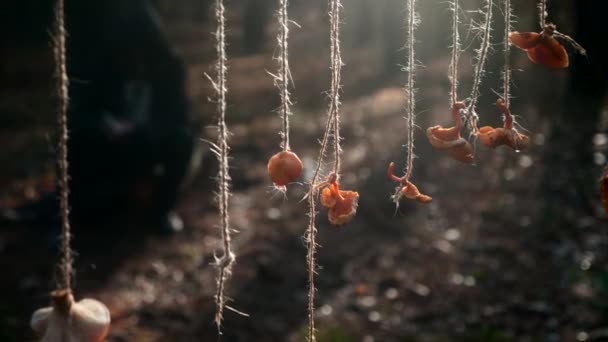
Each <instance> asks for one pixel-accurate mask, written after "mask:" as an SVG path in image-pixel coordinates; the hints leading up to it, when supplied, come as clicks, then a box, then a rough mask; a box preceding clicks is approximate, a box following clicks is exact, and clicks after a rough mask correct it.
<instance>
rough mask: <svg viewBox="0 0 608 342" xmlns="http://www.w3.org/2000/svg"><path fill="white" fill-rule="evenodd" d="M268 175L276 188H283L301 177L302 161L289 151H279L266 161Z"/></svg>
mask: <svg viewBox="0 0 608 342" xmlns="http://www.w3.org/2000/svg"><path fill="white" fill-rule="evenodd" d="M267 168H268V175H269V176H270V179H271V180H272V182H273V183H274V184H275V185H277V186H285V185H287V184H289V183H291V182H293V181H296V180H297V179H298V178H300V176H301V175H302V170H303V166H302V161H301V160H300V158H298V156H297V155H296V154H295V153H293V152H291V151H281V152H279V153H277V154H275V155H273V156H272V157H270V159H269V160H268V165H267Z"/></svg>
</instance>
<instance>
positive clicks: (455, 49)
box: [450, 0, 460, 108]
mask: <svg viewBox="0 0 608 342" xmlns="http://www.w3.org/2000/svg"><path fill="white" fill-rule="evenodd" d="M459 7H460V5H459V3H458V0H453V2H452V18H453V19H452V58H451V61H450V85H451V89H450V108H452V107H454V104H455V103H456V102H458V60H459V58H460V32H459V31H458V24H459V23H460V20H459V10H460V8H459Z"/></svg>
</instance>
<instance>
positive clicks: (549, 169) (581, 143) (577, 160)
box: [543, 1, 608, 228]
mask: <svg viewBox="0 0 608 342" xmlns="http://www.w3.org/2000/svg"><path fill="white" fill-rule="evenodd" d="M574 8H575V10H576V13H575V16H574V18H575V27H576V32H575V33H574V34H575V35H574V37H575V38H576V40H577V41H578V42H579V43H580V44H581V45H582V46H583V47H584V48H586V49H587V55H588V57H586V56H582V55H580V54H576V53H573V54H571V61H570V64H571V70H572V73H571V77H570V81H569V85H568V88H567V92H566V94H567V98H566V99H565V100H564V101H563V102H561V103H563V106H562V109H561V110H560V111H558V113H556V114H557V115H552V116H551V122H552V124H553V127H552V130H551V136H550V142H549V144H548V146H549V148H548V149H547V152H546V154H545V159H544V163H545V168H546V172H545V173H546V176H545V177H544V180H545V181H544V184H543V185H544V186H543V190H544V192H545V194H546V198H548V199H549V200H548V201H547V202H548V203H547V209H548V210H549V211H550V213H551V215H548V217H562V216H567V217H566V218H567V220H571V221H574V220H576V219H577V218H576V217H574V215H573V214H570V213H572V212H573V211H572V210H569V209H567V208H569V207H582V208H583V209H585V210H586V212H587V213H588V214H589V215H590V216H593V215H594V209H593V208H592V206H591V205H590V203H592V201H590V200H589V198H593V201H596V198H597V179H598V177H599V173H600V172H601V166H599V165H596V164H595V162H594V158H593V152H594V145H593V142H592V141H593V136H594V135H595V134H596V133H598V125H599V122H600V115H601V112H602V108H604V106H605V103H606V102H605V101H606V96H607V95H608V48H607V47H606V46H605V45H606V43H605V39H603V38H602V37H606V35H608V26H607V25H605V24H604V23H603V20H604V14H605V13H606V11H608V3H607V2H606V1H576V2H574ZM558 29H559V26H558ZM566 45H567V44H566ZM547 86H550V85H547ZM564 144H567V145H568V148H567V149H564V148H563V146H564ZM555 170H566V172H564V173H563V175H561V176H559V177H556V176H555ZM590 194H591V195H590ZM564 208H566V209H564ZM557 213H559V215H558V214H557ZM548 227H549V226H548ZM550 228H552V227H550Z"/></svg>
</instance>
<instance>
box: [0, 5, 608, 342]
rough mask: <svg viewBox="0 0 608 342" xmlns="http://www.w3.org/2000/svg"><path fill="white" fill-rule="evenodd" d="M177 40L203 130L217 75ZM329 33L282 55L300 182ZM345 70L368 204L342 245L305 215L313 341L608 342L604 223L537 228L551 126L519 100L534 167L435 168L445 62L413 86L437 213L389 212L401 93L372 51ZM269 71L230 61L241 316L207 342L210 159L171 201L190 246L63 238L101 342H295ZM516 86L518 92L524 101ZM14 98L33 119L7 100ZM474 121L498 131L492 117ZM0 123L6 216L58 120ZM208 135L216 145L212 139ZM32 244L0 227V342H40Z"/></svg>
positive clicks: (203, 57) (446, 164) (291, 205)
mask: <svg viewBox="0 0 608 342" xmlns="http://www.w3.org/2000/svg"><path fill="white" fill-rule="evenodd" d="M307 20H309V21H310V23H314V22H315V20H319V18H317V17H314V16H311V17H305V16H303V17H302V18H300V20H299V22H300V24H303V25H305V24H310V23H307ZM308 27H310V25H309V26H308ZM183 30H184V31H188V32H189V30H190V29H188V28H183ZM172 34H173V35H175V36H179V37H181V39H182V40H181V41H180V42H179V43H180V45H179V47H180V49H181V50H180V54H181V55H182V56H184V58H185V59H186V61H187V63H188V66H189V74H190V87H189V91H190V93H191V97H192V99H193V103H194V112H195V114H197V115H198V116H197V120H198V121H199V122H200V123H204V124H205V125H211V124H212V122H213V114H212V110H213V106H212V105H211V104H209V103H208V102H207V99H206V97H207V96H209V95H210V94H211V92H210V90H211V89H210V85H209V84H208V83H206V80H205V79H204V77H203V76H202V73H203V72H205V71H209V70H211V64H210V63H211V62H212V58H209V56H210V55H209V53H208V51H210V47H209V44H210V43H211V41H210V37H208V36H207V35H205V36H203V35H202V34H201V35H192V36H186V35H185V34H183V33H182V34H180V31H179V28H176V29H175V32H172ZM232 34H233V35H234V36H235V37H236V36H238V34H239V32H238V30H236V29H235V31H234V32H233V33H232ZM322 34H323V31H322V27H321V28H319V29H318V30H314V29H313V30H306V31H305V32H302V33H300V34H299V35H297V36H296V38H294V41H295V42H294V44H293V45H294V51H296V52H297V56H298V58H297V60H296V59H294V61H293V62H292V66H293V74H294V81H295V83H296V89H295V90H294V97H295V98H296V99H297V104H296V106H295V110H294V111H295V115H294V116H293V117H292V120H293V121H292V125H293V131H292V135H291V138H292V149H293V150H294V151H296V152H297V153H298V154H299V155H300V156H301V157H302V159H303V162H304V164H305V169H306V175H305V177H304V180H306V179H308V178H309V177H310V170H311V169H312V168H313V165H314V161H315V158H316V157H317V156H316V154H317V150H318V139H319V138H320V134H321V128H322V127H323V121H324V119H325V112H324V110H325V96H324V94H323V91H324V90H326V89H327V87H328V85H329V75H328V73H327V72H326V69H327V62H326V61H324V60H321V59H320V57H319V56H320V55H322V56H325V52H326V51H311V50H310V49H309V48H308V47H307V46H306V44H305V42H306V41H308V39H310V37H311V36H315V35H322ZM196 41H202V42H203V43H202V44H201V45H200V46H197V45H195V44H194V43H193V42H196ZM345 54H348V56H347V57H345V61H346V67H345V69H344V71H343V74H344V88H343V89H344V94H345V97H344V101H343V107H342V113H343V118H342V122H343V124H344V129H343V135H344V144H343V149H344V154H343V158H344V174H343V178H342V179H343V181H342V183H343V186H344V187H345V188H347V189H356V190H357V191H358V192H359V193H360V195H361V199H360V204H359V210H358V213H357V217H356V219H355V220H354V221H353V222H352V223H350V224H348V225H346V226H344V227H339V228H336V227H333V226H331V225H329V224H328V222H327V219H326V212H325V211H324V210H321V211H320V212H319V215H318V220H317V222H318V230H319V236H318V241H319V244H320V248H319V254H318V262H319V270H318V277H317V284H316V286H317V289H318V298H317V300H316V307H317V322H318V323H317V325H318V337H317V340H318V341H319V342H351V341H352V342H354V341H365V342H372V341H433V342H435V341H437V342H439V341H473V342H475V341H490V342H494V341H518V342H520V341H521V342H525V341H548V342H549V341H605V340H608V302H607V301H606V298H607V297H606V296H607V295H608V263H607V262H606V261H607V258H608V255H607V251H608V235H607V234H606V230H605V228H606V217H605V216H602V215H603V214H601V212H600V210H599V201H598V200H597V199H595V198H592V199H589V203H590V205H591V207H592V211H591V213H590V212H589V211H586V210H585V209H584V208H582V207H581V206H577V205H573V206H572V207H569V208H564V209H563V211H560V212H557V213H556V212H554V211H548V210H546V206H545V204H546V203H547V202H550V201H552V200H553V199H552V198H546V197H544V195H543V193H542V191H541V188H540V185H541V183H542V181H543V179H542V177H543V175H546V172H545V171H546V170H544V168H543V164H542V160H543V159H542V156H543V153H544V152H545V151H546V149H548V148H558V147H554V146H547V145H546V143H545V142H546V138H545V137H546V136H547V134H548V133H549V132H548V129H549V128H550V126H549V125H547V121H546V120H547V119H546V118H543V117H542V116H540V115H538V111H539V109H538V106H540V105H542V104H539V103H522V102H523V101H524V100H525V99H526V97H525V96H522V98H523V99H524V100H522V102H520V103H519V104H514V105H515V106H517V109H518V110H519V111H518V113H520V114H521V116H522V119H521V120H520V122H521V123H522V124H524V125H525V127H526V128H527V129H528V130H529V132H530V135H531V136H532V141H533V143H532V144H531V146H530V148H529V150H527V151H525V152H520V153H514V152H512V151H510V150H506V149H503V148H498V149H496V150H489V149H487V148H485V147H482V146H477V149H476V165H474V166H465V165H462V164H459V163H457V162H455V161H452V160H450V159H448V158H447V157H446V156H445V155H444V154H442V153H441V152H439V151H434V150H432V149H431V147H430V146H429V144H428V142H427V141H426V138H425V137H424V129H425V128H426V127H428V126H429V125H431V124H447V123H448V122H449V116H448V111H447V103H448V98H447V90H446V89H447V88H446V84H445V82H447V81H446V80H445V79H442V78H445V75H446V72H447V60H444V59H441V58H438V59H436V60H435V62H433V63H431V64H430V65H427V67H426V68H424V69H421V70H420V75H419V77H418V78H419V82H420V84H421V87H422V88H421V91H420V92H419V94H420V97H419V101H420V102H419V105H418V108H419V112H420V114H419V121H418V125H419V126H420V129H419V130H418V131H417V136H416V139H417V142H416V154H417V156H418V158H417V160H416V163H417V166H416V169H415V172H414V179H415V181H416V183H417V184H418V186H419V187H420V188H421V189H423V191H424V192H426V193H428V194H429V195H431V196H432V197H433V202H432V203H431V204H429V205H421V204H418V203H412V202H402V203H401V205H400V206H399V208H397V209H396V208H395V206H394V204H393V203H392V202H391V200H390V195H391V193H392V192H393V189H394V184H392V183H391V182H390V181H389V180H388V179H387V177H386V166H387V165H388V163H389V162H390V161H391V160H394V161H395V162H397V163H398V164H399V163H403V159H404V155H405V151H404V149H403V148H402V144H403V143H404V139H405V129H406V123H405V120H404V119H403V117H402V116H403V110H402V108H403V96H402V92H401V90H400V88H399V85H400V82H401V81H402V79H401V78H400V77H401V76H400V75H399V74H398V73H397V72H396V71H398V70H396V71H395V73H393V75H392V76H386V74H380V73H378V70H377V68H376V67H375V65H376V64H377V63H374V62H373V61H374V59H375V58H376V57H377V56H376V55H375V54H374V51H369V50H366V49H359V50H354V49H347V50H346V52H345ZM320 60H321V61H320ZM201 61H203V62H201ZM23 63H27V59H24V62H23ZM528 67H529V66H528ZM41 68H44V66H43V67H41ZM274 68H275V66H274V62H273V60H272V50H269V51H265V52H262V53H260V54H257V55H248V56H239V55H237V56H236V57H234V58H233V59H231V62H230V79H229V89H230V95H229V96H230V100H229V101H230V106H229V125H230V129H231V131H232V133H233V136H232V138H231V141H230V142H231V146H232V150H231V157H232V161H231V175H232V178H233V180H234V186H233V194H232V197H231V199H230V211H231V218H232V219H231V223H232V225H233V227H234V228H235V229H236V230H237V232H235V235H234V239H235V240H234V244H235V250H236V254H237V264H236V266H235V269H234V274H233V277H232V279H231V280H230V284H229V287H228V295H229V297H230V306H232V307H234V308H236V309H237V310H239V311H241V312H244V313H247V314H248V315H249V317H243V316H241V315H238V314H236V313H233V312H231V311H228V312H227V313H226V320H225V322H224V326H223V329H222V332H223V334H222V335H221V336H220V337H218V333H217V329H216V328H215V326H214V325H213V315H214V309H215V307H214V304H213V295H214V293H215V292H214V291H215V274H216V273H215V271H216V270H215V269H214V268H213V267H212V266H211V263H212V261H213V255H214V251H215V250H216V249H217V248H218V247H219V245H220V241H219V231H218V229H217V223H218V218H217V213H216V205H215V198H214V189H215V183H214V179H213V177H214V175H215V172H216V163H215V160H214V157H213V156H212V155H211V154H210V153H206V154H205V155H204V158H203V164H202V165H203V166H202V168H201V169H200V170H199V171H198V172H197V173H196V174H195V175H194V176H193V178H192V181H191V182H189V183H188V185H187V186H186V187H185V188H184V190H183V195H182V197H181V199H180V204H179V207H178V212H179V213H180V214H181V215H182V217H183V218H184V221H185V227H186V228H185V230H184V231H183V232H181V233H179V234H175V235H173V236H158V235H154V234H150V233H149V232H148V231H147V229H146V227H145V226H140V225H137V224H133V223H131V222H128V221H125V222H118V223H116V224H115V225H113V226H111V227H95V228H93V227H91V228H89V227H86V226H78V227H75V228H74V230H75V235H76V242H75V249H76V251H77V258H76V276H75V279H76V284H75V285H76V294H77V296H78V297H84V296H92V297H95V298H97V299H100V300H102V301H103V302H104V303H106V304H107V305H108V307H109V308H110V310H111V313H112V320H113V323H112V328H111V333H110V336H109V338H108V341H111V342H121V341H133V342H139V341H142V342H143V341H159V342H160V341H162V342H171V341H180V342H189V341H218V340H219V341H269V342H270V341H303V340H304V338H305V327H306V323H307V321H306V319H307V316H306V302H307V274H306V262H305V255H306V249H305V244H304V240H303V235H304V230H305V229H306V226H307V221H308V219H307V216H306V212H307V206H306V202H305V201H302V198H303V196H304V194H305V192H306V185H305V184H303V183H299V184H295V185H293V186H291V187H290V188H289V191H288V192H287V194H286V195H285V196H283V195H282V194H280V193H277V192H276V191H274V190H273V189H272V188H271V187H270V183H269V181H268V179H267V175H266V170H265V165H266V161H267V159H268V158H269V157H270V156H271V155H272V154H273V153H275V152H276V151H277V149H278V140H279V137H278V134H277V132H278V129H279V126H280V120H279V118H278V117H277V116H276V114H275V113H273V111H272V110H273V109H274V108H276V105H277V103H278V102H277V95H276V90H275V89H274V88H273V86H272V80H271V78H270V77H269V76H268V75H267V74H266V70H273V69H274ZM437 80H439V81H437ZM433 84H436V85H433ZM529 86H530V85H522V86H521V88H522V89H523V90H522V92H525V89H527V88H526V87H529ZM463 87H465V88H466V82H464V85H463ZM300 89H301V90H300ZM49 92H50V82H49V83H48V84H38V87H37V88H33V86H32V84H25V85H24V86H23V87H15V88H13V89H7V90H6V91H5V92H4V93H3V99H7V98H10V99H11V100H10V101H6V100H3V108H2V109H3V111H5V112H9V111H10V112H11V113H24V115H26V114H27V113H32V112H35V111H44V110H46V111H51V108H52V105H53V101H52V98H50V97H49V96H48V94H49ZM485 94H486V95H489V96H485V97H484V98H483V100H482V101H484V102H487V103H492V102H493V101H494V99H493V97H492V96H491V95H492V94H491V93H490V92H489V91H488V92H486V93H485ZM26 97H27V98H29V99H30V100H29V101H23V100H20V99H24V98H26ZM484 108H488V109H487V112H489V113H495V114H496V115H495V116H496V117H495V118H494V119H491V120H492V121H493V123H494V124H495V123H496V122H498V120H499V117H498V112H497V111H496V110H495V109H492V107H491V106H489V105H485V107H484ZM203 113H204V114H203ZM11 117H12V116H11ZM2 120H7V121H6V122H4V124H3V126H5V127H7V128H4V129H2V134H0V141H2V145H3V148H2V150H1V151H0V160H1V161H2V165H8V166H7V167H6V168H5V169H4V171H2V179H1V185H2V192H1V193H0V201H1V203H2V205H3V206H13V205H15V203H18V202H21V201H24V200H27V199H35V198H37V197H38V196H39V195H40V193H43V192H47V191H50V190H52V189H53V164H52V163H53V162H52V159H51V158H52V149H51V148H49V147H48V146H49V145H48V144H49V140H50V139H49V135H50V134H51V132H52V130H53V129H54V128H53V126H52V125H53V123H54V121H53V118H52V115H50V114H49V115H47V116H43V117H39V116H37V115H32V114H30V115H29V116H25V117H24V119H23V120H22V121H19V120H17V121H15V122H25V123H26V124H17V123H11V121H10V120H11V119H10V118H9V116H4V115H3V118H2ZM19 125H21V126H19ZM9 127H10V128H9ZM201 135H202V136H205V137H207V138H208V139H213V128H205V129H203V131H202V133H201ZM559 148H567V146H565V147H559ZM603 148H606V146H603ZM555 176H556V177H559V176H560V175H559V173H558V172H557V173H556V175H555ZM40 236H41V234H40V232H39V231H37V230H34V229H32V228H31V227H28V226H23V225H17V224H7V223H3V224H2V226H0V269H1V270H2V277H1V279H2V280H3V281H1V282H0V340H2V341H32V340H33V336H32V334H31V332H30V331H29V328H28V321H29V315H30V314H31V312H32V311H33V310H34V309H35V308H37V307H40V306H43V305H45V304H46V302H47V292H48V291H49V290H50V289H52V287H53V285H54V277H53V274H54V267H55V266H54V265H55V261H56V260H57V253H56V250H55V249H54V247H53V244H52V243H51V244H49V241H47V240H46V239H42V238H40Z"/></svg>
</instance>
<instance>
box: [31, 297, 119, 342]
mask: <svg viewBox="0 0 608 342" xmlns="http://www.w3.org/2000/svg"><path fill="white" fill-rule="evenodd" d="M30 325H31V327H32V329H33V330H34V331H35V332H36V333H37V334H39V335H40V336H42V340H41V341H42V342H102V341H103V340H104V339H105V337H106V335H107V334H108V331H109V328H110V311H109V310H108V308H107V307H106V306H105V305H103V303H101V302H99V301H97V300H94V299H88V298H85V299H83V300H81V301H79V302H76V303H73V304H72V305H71V307H70V308H69V311H68V312H67V313H66V312H63V311H61V310H59V309H57V308H56V307H46V308H42V309H39V310H36V312H34V314H33V315H32V319H31V321H30Z"/></svg>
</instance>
